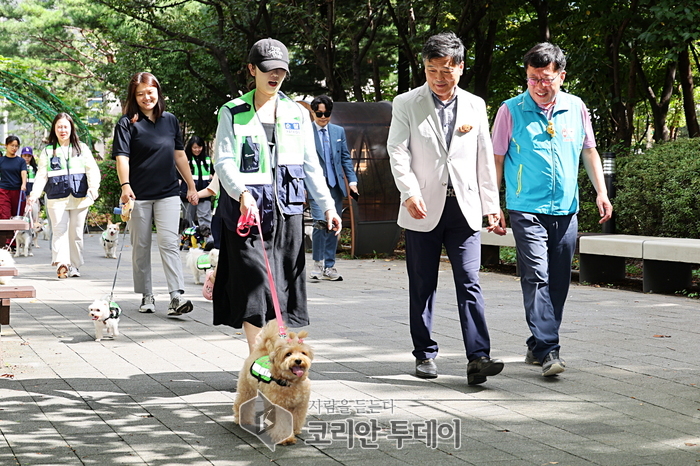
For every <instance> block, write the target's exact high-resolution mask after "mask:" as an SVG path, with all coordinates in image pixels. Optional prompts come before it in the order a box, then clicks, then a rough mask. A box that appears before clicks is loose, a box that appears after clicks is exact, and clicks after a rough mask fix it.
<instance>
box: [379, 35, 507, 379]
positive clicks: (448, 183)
mask: <svg viewBox="0 0 700 466" xmlns="http://www.w3.org/2000/svg"><path fill="white" fill-rule="evenodd" d="M422 55H423V65H424V66H425V78H426V83H425V85H423V86H421V87H419V88H416V89H413V90H412V91H409V92H406V93H404V94H401V95H399V96H397V97H396V98H395V99H394V102H393V104H392V118H391V126H390V127H389V137H388V140H387V151H388V152H389V158H390V162H391V171H392V174H393V175H394V181H395V182H396V186H397V187H398V189H399V191H400V192H401V207H400V208H399V217H398V224H399V226H401V227H403V228H405V229H406V269H407V271H408V295H409V325H410V329H411V338H412V340H413V356H414V357H415V358H416V367H415V375H416V377H420V378H424V379H434V378H435V377H437V376H438V370H437V365H436V364H435V358H436V356H437V354H438V343H437V341H435V340H434V339H433V338H432V336H433V335H432V325H433V311H434V308H435V297H436V294H437V285H438V274H439V272H438V271H439V269H440V257H441V254H442V248H443V246H444V248H445V251H446V252H447V255H448V257H449V259H450V264H451V266H452V276H453V279H454V282H455V290H456V294H457V312H458V315H459V323H460V330H461V334H462V339H463V341H464V348H465V353H466V356H467V360H468V361H469V363H468V364H467V383H468V384H469V385H478V384H482V383H484V382H486V378H487V377H491V376H494V375H497V374H499V373H500V372H501V371H502V370H503V361H501V360H500V359H492V358H491V357H490V355H489V354H490V351H491V341H490V338H489V331H488V327H487V325H486V319H485V317H484V298H483V295H482V292H481V285H480V284H479V267H480V265H481V264H480V263H481V237H480V234H481V231H480V230H481V225H482V220H483V217H484V216H488V222H489V229H493V228H494V227H496V226H497V225H498V215H499V210H500V209H499V204H498V187H497V185H496V167H495V166H494V160H493V150H492V146H491V138H490V137H489V123H488V118H487V116H486V104H485V103H484V101H483V99H481V98H479V97H477V96H475V95H473V94H470V93H468V92H467V91H465V90H462V89H460V88H459V86H458V84H459V78H460V76H461V75H462V71H463V70H464V45H463V44H462V41H461V40H460V39H459V38H458V37H457V36H456V35H455V34H454V33H452V32H444V33H441V34H437V35H434V36H432V37H430V38H429V39H428V40H427V41H426V43H425V45H424V46H423V52H422Z"/></svg>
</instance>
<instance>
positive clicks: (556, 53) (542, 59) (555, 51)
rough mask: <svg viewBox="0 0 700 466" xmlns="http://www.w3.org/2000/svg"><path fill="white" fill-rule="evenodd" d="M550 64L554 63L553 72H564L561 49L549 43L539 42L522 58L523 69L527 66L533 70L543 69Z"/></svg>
mask: <svg viewBox="0 0 700 466" xmlns="http://www.w3.org/2000/svg"><path fill="white" fill-rule="evenodd" d="M550 63H554V71H564V70H565V69H566V56H564V52H562V51H561V49H560V48H559V47H558V46H556V45H554V44H552V43H550V42H541V43H539V44H537V45H535V46H534V47H532V48H531V49H530V50H529V51H528V52H527V53H526V54H525V56H524V57H523V64H524V65H525V69H527V67H528V66H531V67H533V68H545V67H547V66H549V64H550Z"/></svg>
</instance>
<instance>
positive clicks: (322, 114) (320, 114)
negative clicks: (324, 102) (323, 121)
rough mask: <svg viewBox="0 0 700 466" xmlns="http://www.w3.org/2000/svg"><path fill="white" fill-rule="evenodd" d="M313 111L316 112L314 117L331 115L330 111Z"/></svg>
mask: <svg viewBox="0 0 700 466" xmlns="http://www.w3.org/2000/svg"><path fill="white" fill-rule="evenodd" d="M314 113H316V118H323V117H326V118H328V117H329V116H331V112H314Z"/></svg>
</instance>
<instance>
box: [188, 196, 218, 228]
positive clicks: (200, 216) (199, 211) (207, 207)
mask: <svg viewBox="0 0 700 466" xmlns="http://www.w3.org/2000/svg"><path fill="white" fill-rule="evenodd" d="M211 216H212V213H211V201H210V200H209V198H207V199H200V200H199V204H197V205H192V204H187V208H186V212H185V218H186V219H187V221H188V223H189V224H190V225H192V224H194V223H196V224H197V225H201V226H205V225H206V226H207V227H209V228H211Z"/></svg>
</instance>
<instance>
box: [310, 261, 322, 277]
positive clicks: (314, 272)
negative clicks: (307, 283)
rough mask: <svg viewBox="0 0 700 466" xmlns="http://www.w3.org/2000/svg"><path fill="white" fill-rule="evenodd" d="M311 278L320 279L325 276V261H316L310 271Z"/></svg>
mask: <svg viewBox="0 0 700 466" xmlns="http://www.w3.org/2000/svg"><path fill="white" fill-rule="evenodd" d="M309 278H313V279H314V280H320V279H321V278H323V261H314V266H313V268H312V269H311V272H310V273H309Z"/></svg>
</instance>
